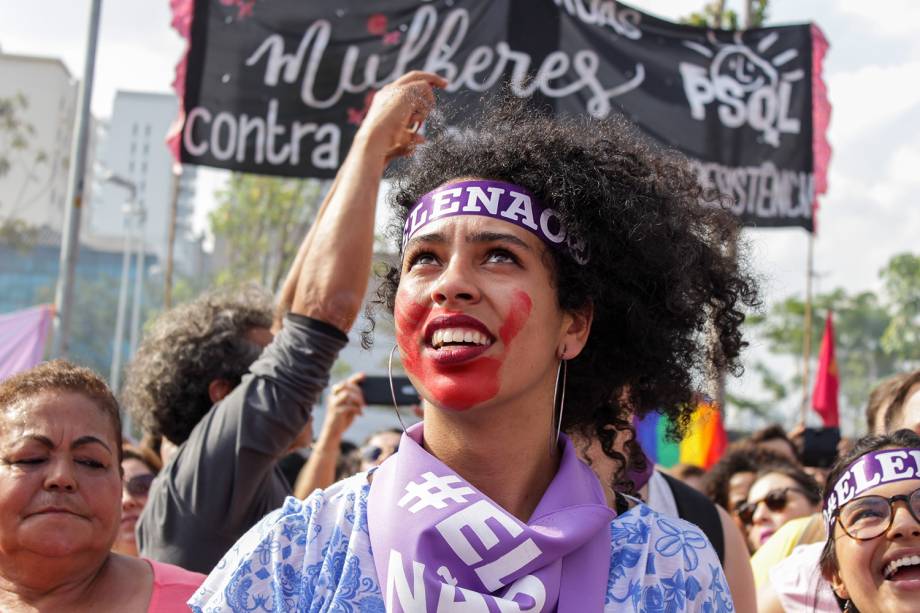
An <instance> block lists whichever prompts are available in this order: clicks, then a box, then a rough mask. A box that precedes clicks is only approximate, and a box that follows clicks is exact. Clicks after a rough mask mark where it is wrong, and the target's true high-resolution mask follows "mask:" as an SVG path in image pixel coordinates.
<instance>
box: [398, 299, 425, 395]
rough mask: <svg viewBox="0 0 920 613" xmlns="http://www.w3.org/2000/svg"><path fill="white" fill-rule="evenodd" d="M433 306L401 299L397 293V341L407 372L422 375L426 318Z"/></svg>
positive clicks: (417, 375)
mask: <svg viewBox="0 0 920 613" xmlns="http://www.w3.org/2000/svg"><path fill="white" fill-rule="evenodd" d="M430 312H431V307H426V306H425V305H423V304H418V303H415V302H412V300H409V299H401V298H400V296H399V295H398V294H397V296H396V305H395V308H394V315H395V318H396V343H397V344H398V345H399V349H400V350H401V351H402V356H403V368H405V369H406V372H408V373H410V374H413V375H415V376H416V377H421V371H420V366H421V348H422V342H423V339H422V335H423V334H424V333H425V332H424V326H425V320H427V319H428V313H430Z"/></svg>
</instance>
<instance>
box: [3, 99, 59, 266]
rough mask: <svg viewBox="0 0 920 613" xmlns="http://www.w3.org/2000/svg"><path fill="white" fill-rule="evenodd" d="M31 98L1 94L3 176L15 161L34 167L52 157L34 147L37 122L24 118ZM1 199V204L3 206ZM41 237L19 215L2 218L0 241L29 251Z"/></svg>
mask: <svg viewBox="0 0 920 613" xmlns="http://www.w3.org/2000/svg"><path fill="white" fill-rule="evenodd" d="M28 108H29V102H28V100H27V99H26V97H25V96H24V95H23V94H22V93H18V94H16V95H14V96H11V97H9V98H0V179H2V178H3V177H4V176H5V175H6V174H8V173H9V172H10V169H11V168H12V167H13V164H14V163H19V162H21V163H25V164H27V165H29V166H30V170H34V168H35V167H36V166H38V165H40V164H44V163H46V162H47V160H48V156H47V155H46V154H45V153H44V152H43V151H38V150H37V151H34V152H32V151H30V144H29V143H30V141H31V140H32V138H33V137H34V136H35V126H33V125H32V124H31V123H29V122H27V121H26V120H25V119H23V117H22V115H23V113H25V111H26V110H27V109H28ZM3 204H4V203H3V202H0V208H3ZM37 238H38V231H37V230H36V229H35V228H33V227H31V226H30V225H29V224H27V223H25V222H24V221H21V220H18V219H3V220H0V241H2V243H3V244H6V245H9V246H11V247H13V248H14V249H17V250H19V251H28V250H29V249H30V248H31V247H32V245H34V244H35V240H36V239H37Z"/></svg>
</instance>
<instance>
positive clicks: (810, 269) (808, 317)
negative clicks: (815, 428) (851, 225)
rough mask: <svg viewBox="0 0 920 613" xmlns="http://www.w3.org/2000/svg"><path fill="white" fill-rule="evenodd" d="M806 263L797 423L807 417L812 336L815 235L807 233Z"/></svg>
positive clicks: (803, 421)
mask: <svg viewBox="0 0 920 613" xmlns="http://www.w3.org/2000/svg"><path fill="white" fill-rule="evenodd" d="M807 259H808V261H807V262H806V265H805V271H806V272H805V275H806V276H805V321H804V325H803V336H804V340H803V342H802V406H801V408H800V411H799V421H800V422H801V423H803V424H804V423H805V417H806V416H807V415H808V400H809V398H810V396H809V393H808V388H809V383H810V381H809V379H810V378H811V336H812V278H813V277H814V266H815V235H814V232H809V233H808V256H807Z"/></svg>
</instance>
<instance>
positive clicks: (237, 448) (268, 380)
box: [170, 315, 348, 534]
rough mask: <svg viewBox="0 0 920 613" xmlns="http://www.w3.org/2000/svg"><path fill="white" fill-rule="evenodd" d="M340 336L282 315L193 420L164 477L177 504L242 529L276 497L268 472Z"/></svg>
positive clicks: (293, 432)
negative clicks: (241, 370)
mask: <svg viewBox="0 0 920 613" xmlns="http://www.w3.org/2000/svg"><path fill="white" fill-rule="evenodd" d="M347 341H348V337H346V336H345V335H344V334H343V333H342V332H341V331H339V330H337V329H336V328H334V327H332V326H330V325H328V324H325V323H323V322H320V321H317V320H312V319H310V318H307V317H303V316H297V315H288V316H287V317H285V321H284V326H283V328H282V329H281V331H280V332H279V333H278V335H277V336H276V337H275V339H274V341H273V342H272V343H271V344H270V345H269V346H268V347H266V348H265V350H264V351H263V352H262V355H261V356H260V357H259V359H258V360H256V361H255V362H254V363H253V365H252V367H251V368H250V372H249V373H248V374H247V375H245V376H244V377H243V380H242V382H241V383H240V384H239V385H238V386H237V387H236V388H235V389H234V390H233V391H232V392H231V393H230V394H229V395H228V396H227V397H226V398H224V399H223V401H221V402H220V403H219V404H218V405H217V406H215V407H214V408H213V409H211V411H210V412H209V413H208V414H207V415H206V416H205V417H204V419H202V420H201V422H199V424H198V425H197V426H195V429H194V430H193V431H192V433H191V435H190V437H189V439H188V441H187V442H186V443H185V445H183V447H182V449H181V450H180V453H181V454H182V455H183V456H184V457H180V458H176V459H177V460H178V461H177V462H175V463H174V464H173V471H172V474H171V475H170V480H171V481H172V482H173V483H171V485H172V487H173V488H174V490H173V491H174V495H176V496H178V497H179V498H180V499H181V504H182V506H184V507H185V509H186V510H187V511H188V512H190V513H191V514H193V515H194V516H196V518H197V519H198V520H199V521H200V522H203V523H205V525H208V524H209V523H210V522H215V523H214V524H211V525H214V526H219V528H218V529H219V530H220V531H221V532H224V533H228V532H229V533H231V534H234V533H238V534H241V533H242V531H244V530H246V529H248V528H249V527H250V526H251V525H252V524H253V523H255V522H256V521H258V520H259V519H260V518H261V517H262V515H264V514H265V513H267V512H268V511H269V510H271V509H272V508H274V507H275V506H278V505H280V504H281V502H282V501H283V495H286V494H287V493H289V492H284V493H282V494H281V496H279V495H278V493H277V492H273V490H272V473H273V470H274V467H275V464H276V462H277V461H278V460H279V459H280V458H281V457H282V456H283V455H284V453H285V451H286V450H287V449H288V448H289V447H290V445H291V443H293V441H294V439H295V438H296V437H297V435H298V434H299V433H300V432H301V431H302V430H303V428H304V426H306V424H307V420H308V419H309V418H310V413H311V411H312V408H313V404H314V403H315V402H316V400H317V399H318V398H319V396H320V394H321V392H322V391H323V389H324V388H325V387H326V385H328V383H329V371H330V370H331V368H332V364H333V362H334V361H335V359H336V356H337V355H338V353H339V351H340V350H341V349H342V348H343V347H344V346H345V344H346V343H347Z"/></svg>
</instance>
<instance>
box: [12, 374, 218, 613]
mask: <svg viewBox="0 0 920 613" xmlns="http://www.w3.org/2000/svg"><path fill="white" fill-rule="evenodd" d="M121 459H122V443H121V421H120V419H119V413H118V404H117V403H116V401H115V398H114V397H113V396H112V393H111V392H110V391H109V389H108V388H107V387H106V385H105V383H104V382H103V381H102V380H101V379H100V378H99V377H98V376H96V375H95V374H94V373H92V372H91V371H89V370H86V369H83V368H79V367H76V366H74V365H72V364H70V363H68V362H64V361H55V362H49V363H46V364H42V365H41V366H38V367H36V368H34V369H32V370H30V371H27V372H25V373H21V374H19V375H15V376H13V377H11V378H9V379H7V380H5V381H3V382H2V383H0V610H3V611H49V612H51V611H94V612H98V613H102V612H106V611H113V612H114V611H119V612H121V611H124V612H135V611H136V612H143V611H164V612H165V611H175V610H180V609H178V607H181V606H183V604H182V603H183V601H184V599H185V598H187V597H188V595H189V594H190V593H191V592H192V591H194V589H195V588H196V587H197V586H198V584H200V583H201V580H202V579H203V576H202V575H198V574H196V573H189V572H187V571H185V570H183V569H181V568H178V567H174V566H170V565H167V564H159V563H156V562H152V561H149V560H144V559H139V558H133V557H128V556H123V555H120V554H117V553H114V552H112V551H111V549H112V546H113V544H114V543H115V540H116V537H117V535H118V532H119V526H120V518H121V512H122V467H121Z"/></svg>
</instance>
